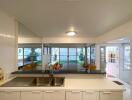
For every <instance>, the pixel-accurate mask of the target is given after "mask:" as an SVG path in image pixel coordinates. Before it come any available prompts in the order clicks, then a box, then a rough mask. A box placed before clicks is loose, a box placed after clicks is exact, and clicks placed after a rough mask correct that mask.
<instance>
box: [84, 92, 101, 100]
mask: <svg viewBox="0 0 132 100" xmlns="http://www.w3.org/2000/svg"><path fill="white" fill-rule="evenodd" d="M83 100H99V92H96V91H85V92H83Z"/></svg>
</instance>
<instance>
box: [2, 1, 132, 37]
mask: <svg viewBox="0 0 132 100" xmlns="http://www.w3.org/2000/svg"><path fill="white" fill-rule="evenodd" d="M0 7H1V8H2V9H3V10H4V11H7V12H8V13H10V14H12V15H14V16H16V18H17V19H18V20H19V21H20V22H21V23H23V24H24V25H25V26H26V27H28V28H29V29H30V30H32V31H33V32H34V33H36V34H37V35H39V36H44V37H58V36H59V37H61V36H66V35H65V32H67V31H70V30H75V31H77V33H78V35H77V36H82V37H86V36H88V37H94V36H98V35H101V34H103V33H105V32H106V31H109V30H111V29H112V28H115V27H117V26H118V25H120V24H122V23H125V22H126V21H128V20H130V19H132V0H0Z"/></svg>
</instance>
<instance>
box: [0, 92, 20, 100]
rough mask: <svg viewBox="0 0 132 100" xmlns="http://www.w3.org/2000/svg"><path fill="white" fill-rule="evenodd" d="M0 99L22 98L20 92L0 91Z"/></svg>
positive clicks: (12, 99)
mask: <svg viewBox="0 0 132 100" xmlns="http://www.w3.org/2000/svg"><path fill="white" fill-rule="evenodd" d="M0 100H20V92H17V91H0Z"/></svg>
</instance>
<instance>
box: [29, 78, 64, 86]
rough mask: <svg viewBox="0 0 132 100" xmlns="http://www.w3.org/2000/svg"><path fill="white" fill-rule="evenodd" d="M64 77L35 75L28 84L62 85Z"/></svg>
mask: <svg viewBox="0 0 132 100" xmlns="http://www.w3.org/2000/svg"><path fill="white" fill-rule="evenodd" d="M64 80H65V78H64V77H37V78H35V79H34V80H33V81H32V82H31V84H30V86H47V87H50V86H64Z"/></svg>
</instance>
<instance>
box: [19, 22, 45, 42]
mask: <svg viewBox="0 0 132 100" xmlns="http://www.w3.org/2000/svg"><path fill="white" fill-rule="evenodd" d="M18 28H19V29H18V30H19V32H18V33H19V34H18V43H41V42H42V38H40V37H39V36H37V35H36V34H35V33H33V32H32V31H31V30H30V29H28V28H27V27H25V26H24V25H23V24H22V23H20V22H19V23H18Z"/></svg>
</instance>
